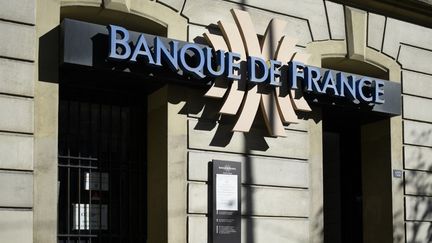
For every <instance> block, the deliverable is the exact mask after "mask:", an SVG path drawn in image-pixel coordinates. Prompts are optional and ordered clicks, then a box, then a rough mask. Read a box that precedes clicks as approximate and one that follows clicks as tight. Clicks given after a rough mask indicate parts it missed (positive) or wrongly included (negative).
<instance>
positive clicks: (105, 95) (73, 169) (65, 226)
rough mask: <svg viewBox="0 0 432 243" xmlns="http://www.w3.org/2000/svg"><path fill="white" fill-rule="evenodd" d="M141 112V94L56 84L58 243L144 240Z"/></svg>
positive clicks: (143, 108)
mask: <svg viewBox="0 0 432 243" xmlns="http://www.w3.org/2000/svg"><path fill="white" fill-rule="evenodd" d="M131 93H132V92H131ZM146 111H147V107H146V97H145V96H144V97H140V98H139V96H134V95H130V94H128V93H127V92H126V93H123V94H122V93H119V92H115V91H109V92H108V91H103V90H85V89H82V88H78V89H74V88H70V87H67V86H65V85H63V86H62V85H60V103H59V157H58V166H59V168H58V190H59V198H58V200H59V201H58V242H59V243H90V242H104V243H105V242H106V243H111V242H112V243H117V242H146V235H147V233H146V228H147V222H146V221H147V203H146V201H147V200H146V194H147V193H146V190H147V176H146V140H147V138H146Z"/></svg>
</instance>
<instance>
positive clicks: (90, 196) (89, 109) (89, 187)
mask: <svg viewBox="0 0 432 243" xmlns="http://www.w3.org/2000/svg"><path fill="white" fill-rule="evenodd" d="M91 115H92V109H91V103H89V104H88V126H89V127H88V128H89V131H88V133H87V134H88V136H89V137H88V139H87V141H88V145H87V146H88V154H87V156H88V157H91V154H92V153H91V142H92V140H91V136H92V134H93V133H92V116H91ZM89 166H90V169H89V172H88V184H89V186H88V189H89V190H88V199H89V205H90V206H89V208H91V207H92V195H91V193H92V188H91V186H90V180H91V176H92V160H89ZM101 181H102V180H100V182H101ZM99 187H101V185H100V184H99ZM101 223H102V222H101ZM89 234H90V235H91V234H92V228H91V227H90V228H89ZM89 240H90V243H91V242H92V237H90V238H89Z"/></svg>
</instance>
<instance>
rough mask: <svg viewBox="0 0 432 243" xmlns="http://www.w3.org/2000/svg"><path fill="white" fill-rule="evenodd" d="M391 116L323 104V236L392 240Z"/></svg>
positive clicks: (331, 241) (350, 241)
mask: <svg viewBox="0 0 432 243" xmlns="http://www.w3.org/2000/svg"><path fill="white" fill-rule="evenodd" d="M389 124H390V123H389V118H387V117H381V116H378V115H372V114H371V113H369V112H367V111H365V112H362V111H360V110H350V109H348V108H336V107H324V108H323V175H324V241H325V242H328V243H340V242H342V243H363V242H367V243H370V242H392V196H391V195H392V191H391V190H392V187H391V156H390V127H389Z"/></svg>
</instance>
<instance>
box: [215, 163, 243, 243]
mask: <svg viewBox="0 0 432 243" xmlns="http://www.w3.org/2000/svg"><path fill="white" fill-rule="evenodd" d="M212 169H213V170H212V171H213V173H212V174H213V183H212V189H213V190H212V191H213V194H212V197H213V200H212V204H213V205H212V209H213V214H212V231H213V237H212V239H213V243H240V242H241V187H240V185H241V163H240V162H232V161H221V160H213V168H212Z"/></svg>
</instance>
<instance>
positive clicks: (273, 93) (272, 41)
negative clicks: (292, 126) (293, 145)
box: [204, 9, 311, 137]
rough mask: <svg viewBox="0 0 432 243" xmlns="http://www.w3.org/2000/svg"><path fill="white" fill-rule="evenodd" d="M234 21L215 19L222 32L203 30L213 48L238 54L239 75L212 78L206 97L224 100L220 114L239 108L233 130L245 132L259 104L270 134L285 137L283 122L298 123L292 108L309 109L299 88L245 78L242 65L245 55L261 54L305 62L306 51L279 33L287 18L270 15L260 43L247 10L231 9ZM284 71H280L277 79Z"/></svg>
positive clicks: (307, 110)
mask: <svg viewBox="0 0 432 243" xmlns="http://www.w3.org/2000/svg"><path fill="white" fill-rule="evenodd" d="M231 14H232V16H233V18H234V20H235V24H234V23H228V22H225V21H219V22H218V23H217V24H218V27H219V28H220V30H221V31H222V34H223V36H219V35H214V34H209V33H205V34H204V37H205V39H206V40H207V42H208V43H209V44H210V45H211V46H212V47H213V49H214V50H215V51H217V50H222V51H230V52H235V53H238V54H240V56H241V59H240V62H241V68H240V72H241V79H240V80H228V79H227V78H222V77H220V78H216V80H215V82H214V83H213V85H212V86H211V88H210V89H209V90H208V91H207V93H206V94H205V96H206V97H212V98H224V97H226V99H225V102H224V104H223V105H222V108H221V109H220V111H219V113H220V114H225V115H236V114H237V113H238V111H239V110H240V109H241V112H240V114H239V118H238V120H237V122H236V124H235V125H234V128H233V131H236V132H249V130H250V128H251V126H252V123H253V120H254V118H255V115H256V113H257V111H258V106H261V110H262V112H263V117H264V120H265V124H266V126H267V129H268V131H269V133H270V135H271V136H275V137H285V136H286V133H285V129H284V123H285V124H289V123H298V117H297V115H296V112H295V111H303V112H309V111H311V108H310V107H309V105H308V103H307V102H306V100H305V99H304V98H303V96H302V94H301V91H300V90H289V88H288V87H286V86H287V82H281V83H282V84H283V86H281V87H277V86H276V87H275V86H272V87H274V88H269V87H268V85H266V84H256V83H252V82H247V80H246V79H247V75H246V67H244V65H245V62H246V59H247V57H248V56H254V57H259V58H263V59H264V60H267V61H269V60H276V61H280V62H281V63H285V64H286V63H287V62H289V61H298V62H302V63H304V64H307V63H308V59H309V57H310V55H308V54H305V53H300V52H297V51H296V50H295V45H296V44H297V40H296V39H294V38H289V37H287V36H285V35H284V34H283V31H284V29H285V27H286V26H287V22H285V21H283V20H280V19H272V20H271V21H270V23H269V24H268V26H267V29H266V31H265V34H264V38H263V40H262V43H261V44H260V41H259V39H258V35H257V33H256V31H255V28H254V26H253V24H252V20H251V18H250V16H249V13H248V12H245V11H241V10H237V9H231ZM286 76H287V75H281V77H280V78H281V79H283V78H286Z"/></svg>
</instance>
